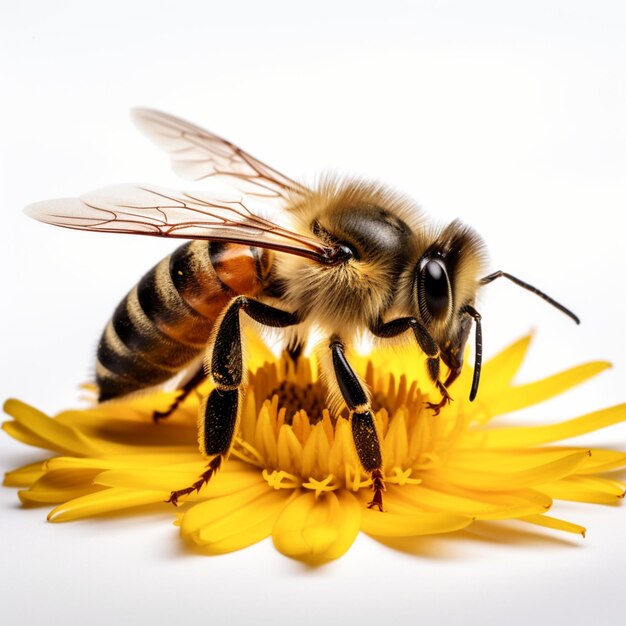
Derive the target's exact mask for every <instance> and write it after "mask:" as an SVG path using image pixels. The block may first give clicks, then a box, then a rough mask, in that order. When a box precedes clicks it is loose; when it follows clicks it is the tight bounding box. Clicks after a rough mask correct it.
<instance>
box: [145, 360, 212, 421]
mask: <svg viewBox="0 0 626 626" xmlns="http://www.w3.org/2000/svg"><path fill="white" fill-rule="evenodd" d="M206 379H207V374H206V372H205V371H204V365H203V364H202V363H201V364H200V365H199V366H198V369H197V370H196V371H195V372H194V373H193V376H192V377H191V378H190V379H189V380H188V381H187V382H186V383H185V384H184V385H182V386H181V387H180V388H179V389H178V390H177V391H178V395H177V396H176V398H175V399H174V400H173V401H172V404H170V406H169V407H168V408H167V409H166V410H165V411H154V412H153V413H152V421H153V422H156V423H159V422H160V421H161V420H162V419H165V418H166V417H169V416H170V415H171V414H172V413H173V412H174V411H175V410H176V409H177V408H178V407H179V406H180V404H182V402H184V400H185V399H186V398H187V396H188V395H189V394H190V393H191V392H192V391H193V390H194V389H196V388H197V387H198V385H200V384H201V383H203V382H204V381H205V380H206Z"/></svg>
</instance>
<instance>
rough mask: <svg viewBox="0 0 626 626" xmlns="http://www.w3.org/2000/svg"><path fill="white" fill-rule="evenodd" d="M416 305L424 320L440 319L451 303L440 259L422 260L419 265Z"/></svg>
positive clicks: (446, 276) (447, 283)
mask: <svg viewBox="0 0 626 626" xmlns="http://www.w3.org/2000/svg"><path fill="white" fill-rule="evenodd" d="M417 286H418V292H417V298H418V304H419V308H420V312H421V313H422V317H423V318H424V319H442V318H445V317H446V316H447V314H448V311H449V308H450V302H451V289H450V280H449V279H448V273H447V271H446V266H445V264H444V262H443V260H441V259H433V258H428V257H426V258H424V259H422V261H421V262H420V264H419V276H418V281H417Z"/></svg>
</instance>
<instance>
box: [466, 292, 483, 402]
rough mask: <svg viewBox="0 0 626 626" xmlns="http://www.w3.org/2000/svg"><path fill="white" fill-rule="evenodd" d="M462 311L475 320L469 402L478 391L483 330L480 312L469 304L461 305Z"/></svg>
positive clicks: (472, 400) (481, 362) (481, 363)
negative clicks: (474, 352)
mask: <svg viewBox="0 0 626 626" xmlns="http://www.w3.org/2000/svg"><path fill="white" fill-rule="evenodd" d="M462 312H463V313H467V314H468V315H469V316H470V317H472V318H474V321H475V322H476V340H475V343H476V347H475V351H476V356H475V357H474V378H473V379H472V390H471V391H470V395H469V399H470V402H474V399H475V398H476V394H477V393H478V384H479V383H480V370H481V369H482V365H483V330H482V326H481V324H480V320H481V319H482V318H481V316H480V313H479V312H478V311H477V310H476V309H475V308H474V307H473V306H470V305H469V304H466V305H465V306H464V307H463V311H462Z"/></svg>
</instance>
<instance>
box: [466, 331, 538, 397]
mask: <svg viewBox="0 0 626 626" xmlns="http://www.w3.org/2000/svg"><path fill="white" fill-rule="evenodd" d="M531 339H532V335H526V336H525V337H521V338H520V339H518V340H517V341H516V342H514V343H512V344H511V345H510V346H508V347H506V348H505V349H504V350H502V352H500V353H499V354H496V355H495V356H494V357H492V358H491V359H489V361H487V362H486V363H485V364H484V366H483V370H482V376H481V387H482V388H481V392H484V393H485V394H487V395H491V394H492V393H498V391H500V390H502V389H504V388H506V387H508V386H510V384H511V381H512V380H513V378H514V377H515V375H516V374H517V372H518V371H519V368H520V367H521V365H522V362H523V360H524V357H525V356H526V352H528V347H529V346H530V341H531ZM465 369H467V368H465Z"/></svg>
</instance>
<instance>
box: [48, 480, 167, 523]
mask: <svg viewBox="0 0 626 626" xmlns="http://www.w3.org/2000/svg"><path fill="white" fill-rule="evenodd" d="M159 502H163V494H161V493H160V492H158V491H138V490H137V489H123V488H121V487H118V488H112V489H104V490H103V491H99V492H98V493H93V494H90V495H87V496H82V497H80V498H75V499H74V500H70V501H69V502H65V503H64V504H61V505H60V506H58V507H56V508H55V509H54V510H52V511H51V512H50V513H49V515H48V520H49V521H50V522H67V521H71V520H76V519H82V518H85V517H93V516H94V515H101V514H103V513H110V512H111V511H119V510H120V509H130V508H135V507H138V506H143V505H146V504H156V503H159ZM163 506H164V508H165V503H163ZM168 507H171V505H168Z"/></svg>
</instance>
